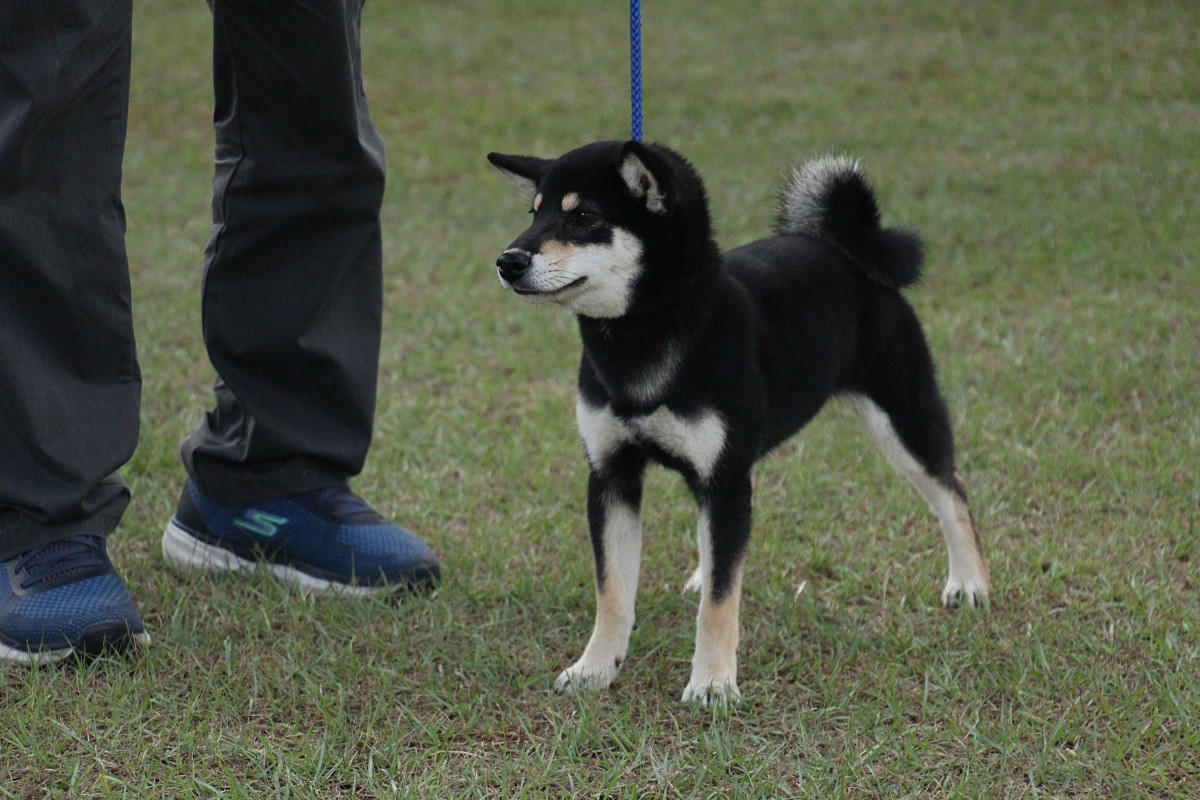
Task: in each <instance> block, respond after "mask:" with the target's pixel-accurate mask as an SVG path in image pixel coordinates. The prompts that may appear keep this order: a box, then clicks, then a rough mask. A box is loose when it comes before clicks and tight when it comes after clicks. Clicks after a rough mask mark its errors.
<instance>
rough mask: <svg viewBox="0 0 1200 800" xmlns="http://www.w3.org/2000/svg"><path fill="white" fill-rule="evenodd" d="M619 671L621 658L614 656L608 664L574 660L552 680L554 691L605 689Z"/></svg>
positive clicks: (563, 692)
mask: <svg viewBox="0 0 1200 800" xmlns="http://www.w3.org/2000/svg"><path fill="white" fill-rule="evenodd" d="M620 671H621V660H620V659H617V658H614V659H613V660H612V663H610V664H608V665H600V666H593V665H590V664H584V663H583V661H576V662H575V663H574V664H572V665H571V666H569V667H567V668H566V669H564V670H563V671H562V672H561V673H559V675H558V679H557V680H556V681H554V691H556V692H558V693H559V694H565V693H566V692H596V691H599V690H601V689H607V688H608V687H609V686H611V685H612V682H613V681H615V680H616V679H617V673H618V672H620Z"/></svg>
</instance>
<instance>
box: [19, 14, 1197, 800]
mask: <svg viewBox="0 0 1200 800" xmlns="http://www.w3.org/2000/svg"><path fill="white" fill-rule="evenodd" d="M644 12H645V16H646V20H645V61H646V134H647V137H648V138H651V139H657V140H661V141H664V142H666V143H669V144H671V145H673V146H675V147H677V148H679V149H680V150H682V151H683V152H685V153H687V154H688V155H689V156H690V157H691V158H692V159H693V161H694V162H695V163H696V164H697V166H698V167H699V168H700V169H701V171H702V172H703V173H704V174H705V175H706V177H707V179H708V183H709V191H710V195H711V197H712V201H713V208H714V217H715V221H716V225H717V229H718V232H719V235H720V237H721V239H722V242H723V243H724V244H725V245H727V246H732V245H734V244H738V243H742V242H745V241H748V240H750V239H752V238H755V237H757V236H760V235H762V234H763V233H765V232H766V231H767V230H768V228H769V226H770V224H771V220H772V217H773V213H774V209H773V202H774V196H775V192H776V190H777V188H778V185H779V182H780V180H781V176H782V175H783V173H784V171H785V169H786V168H787V167H788V165H789V164H791V163H793V162H795V161H797V160H799V159H802V158H805V157H809V156H813V155H818V154H823V153H825V152H829V151H848V152H851V153H853V154H855V155H857V156H859V157H861V158H862V159H863V160H864V161H865V162H866V164H867V166H868V169H869V171H870V173H871V174H872V175H873V176H874V178H875V179H876V182H877V184H878V187H879V190H880V194H881V198H882V204H883V207H884V213H885V217H886V219H887V221H889V222H897V223H902V224H905V225H908V226H910V227H913V228H916V229H917V230H919V231H921V232H922V233H923V235H924V236H925V238H926V241H927V245H928V253H929V259H928V262H929V263H928V269H927V277H926V279H925V281H924V283H923V285H922V286H921V287H920V288H918V289H916V290H915V291H913V292H911V293H910V297H911V299H912V300H913V302H914V304H915V305H916V306H917V308H918V310H919V312H920V313H921V316H922V319H923V320H924V323H925V326H926V329H927V331H928V334H929V337H930V340H931V343H932V346H933V348H934V351H935V356H936V357H937V359H938V362H939V366H940V375H941V380H942V384H943V388H944V391H945V394H946V396H947V399H948V401H949V403H950V405H951V407H952V413H953V418H954V422H955V427H956V431H957V435H958V438H959V448H960V453H961V457H960V460H961V468H962V472H963V473H964V475H965V477H966V479H967V482H968V486H969V488H970V490H971V496H972V500H973V506H974V510H975V515H976V520H977V522H978V525H979V528H980V531H981V533H982V536H983V538H984V542H985V547H986V550H987V552H988V555H989V558H990V562H991V568H992V576H993V583H994V598H993V604H992V608H991V610H990V611H988V612H986V613H948V612H944V611H943V610H942V609H941V608H940V607H939V606H938V593H939V591H940V588H941V583H942V580H943V579H944V575H943V571H944V568H945V567H944V552H943V546H942V544H941V542H940V535H939V534H938V533H937V529H936V526H935V523H934V521H933V519H932V517H931V516H930V515H929V514H928V513H927V511H926V510H925V509H924V508H923V507H922V505H921V503H920V502H919V500H918V499H917V498H916V497H915V495H914V494H913V493H912V492H911V491H909V490H908V489H907V487H905V486H903V485H901V483H900V482H899V481H898V480H896V479H895V477H894V476H892V475H891V474H890V473H889V471H888V469H887V468H886V466H885V465H883V464H882V461H881V459H880V458H878V457H877V456H876V455H875V454H874V453H873V452H871V451H870V449H869V447H868V446H867V445H866V438H865V437H864V436H863V435H862V433H861V432H860V431H859V430H857V425H856V424H855V422H854V420H853V417H852V415H851V414H849V413H847V412H846V411H845V409H842V408H832V409H830V410H829V412H827V413H826V414H825V415H823V416H822V417H821V418H820V419H818V420H817V421H816V422H815V423H814V424H813V425H812V426H810V428H809V429H807V430H806V431H805V432H804V433H803V434H802V435H801V436H799V437H797V439H795V440H794V441H793V442H791V443H789V444H788V445H787V446H785V447H783V448H782V449H781V450H780V452H778V453H777V454H775V455H774V456H772V457H771V458H770V459H769V460H767V461H766V462H765V463H764V464H763V466H762V467H761V469H760V471H759V474H758V493H757V496H756V500H755V514H756V523H755V525H756V527H755V537H754V544H753V546H752V550H751V554H750V556H749V564H748V577H747V589H746V596H745V602H744V606H743V614H742V624H743V640H742V647H741V651H740V664H741V674H740V684H741V688H742V690H743V692H744V694H745V700H744V702H743V703H742V704H741V705H739V706H737V707H736V708H733V709H731V710H728V711H714V710H701V709H697V708H692V707H687V706H683V705H681V704H680V703H679V701H678V698H679V696H680V694H681V692H682V689H683V686H684V683H685V682H686V680H687V676H688V669H689V660H690V656H691V641H692V625H693V618H694V615H695V599H694V598H692V597H689V596H684V595H682V594H681V592H680V588H681V586H682V584H683V581H684V579H685V578H686V576H687V574H688V571H689V569H690V568H691V566H692V563H693V557H694V556H693V552H692V545H691V544H690V543H689V531H690V529H691V527H692V525H693V512H692V509H691V508H690V504H689V502H688V500H687V496H686V493H685V492H684V491H683V490H682V489H681V487H680V486H679V485H678V481H677V480H676V479H675V478H673V477H672V476H669V475H667V474H665V473H658V472H656V473H653V474H652V475H651V480H650V482H649V486H648V491H647V503H646V528H647V533H648V537H647V544H646V548H645V551H646V552H645V567H644V577H643V581H642V591H641V595H640V605H639V626H638V628H637V630H636V631H635V632H634V636H633V641H632V644H631V649H630V658H629V660H628V662H627V664H626V666H625V669H624V671H623V673H622V675H621V678H620V679H619V681H618V683H617V685H616V686H615V687H614V688H613V689H612V690H611V691H608V692H604V693H602V694H600V695H599V696H595V697H584V698H569V697H567V698H564V697H558V696H555V695H554V694H553V692H552V690H551V686H552V682H553V678H554V676H555V674H556V673H557V671H558V670H559V669H561V668H562V667H564V666H566V665H567V664H568V663H570V662H571V661H572V660H573V659H574V658H575V657H576V656H578V654H579V653H580V651H581V648H582V646H583V645H584V643H585V642H586V639H587V636H588V634H589V631H590V625H591V614H592V603H593V597H592V586H591V556H590V548H589V546H588V544H587V534H586V528H585V523H584V514H583V487H584V481H585V471H584V463H583V459H582V455H581V453H582V450H581V446H580V445H579V444H578V441H577V437H576V434H575V432H574V430H573V414H572V408H573V392H572V385H573V369H574V365H575V363H576V361H577V358H578V351H577V342H576V340H575V333H574V327H573V322H572V320H571V319H569V318H568V317H567V316H566V315H565V314H563V313H561V312H556V311H555V310H552V309H544V308H542V309H531V308H530V307H528V306H525V305H523V304H521V303H518V302H516V301H514V300H513V298H511V297H510V296H507V295H506V294H505V293H504V292H502V291H501V290H500V289H499V287H498V285H497V283H496V279H495V277H494V269H493V267H492V266H491V265H492V261H493V259H494V257H495V255H496V254H497V253H498V252H499V250H500V249H501V248H502V247H503V246H504V245H506V244H507V243H508V242H509V241H510V240H511V239H512V237H513V236H515V234H516V233H517V232H518V231H519V230H520V229H521V228H522V226H523V225H524V224H525V217H524V212H525V210H526V209H525V207H524V206H523V201H521V200H520V199H519V198H517V196H516V195H515V193H514V192H513V191H512V188H511V186H510V185H509V184H508V183H507V182H506V181H505V180H504V179H503V178H501V177H500V176H499V175H497V174H495V173H494V171H493V170H491V168H490V167H489V166H488V165H487V163H486V162H485V161H484V158H483V156H484V154H485V153H486V152H487V151H489V150H493V149H496V150H503V151H510V152H532V153H537V154H541V155H553V154H556V153H558V152H561V151H564V150H566V149H568V148H570V147H573V146H575V145H578V144H581V143H583V142H585V141H588V140H592V139H597V138H612V137H619V136H622V135H624V134H625V132H626V130H627V124H628V122H627V121H628V109H627V102H628V99H627V84H626V82H627V62H626V59H627V53H626V46H627V45H626V35H627V31H626V18H625V10H624V7H623V6H621V5H620V4H596V3H589V4H583V3H572V2H568V3H562V2H559V3H548V2H525V3H515V2H484V0H453V1H452V2H420V3H403V4H391V3H378V2H377V3H372V4H369V5H368V7H367V9H366V12H365V26H364V38H365V44H364V48H365V53H364V57H365V62H366V73H367V75H368V90H369V93H370V96H371V101H372V107H373V111H374V115H375V118H376V121H377V123H378V124H379V126H380V128H381V129H382V131H383V133H384V136H385V138H386V140H387V142H388V149H389V162H390V170H391V172H390V176H391V182H390V187H389V191H388V195H387V200H386V206H385V209H384V216H385V223H386V251H385V254H386V260H387V264H386V270H387V278H386V280H387V300H388V315H387V327H386V330H385V343H384V353H383V361H382V365H381V385H380V405H379V412H378V419H377V436H376V442H375V447H374V450H373V452H372V456H371V458H370V460H369V463H368V467H367V470H366V472H365V473H364V475H363V476H362V477H361V478H360V479H359V481H358V482H357V487H358V488H359V489H360V490H361V491H362V493H363V494H365V495H366V496H368V497H369V498H370V499H372V500H373V501H374V502H375V503H377V504H378V505H379V506H380V507H381V510H383V511H384V512H385V513H387V514H389V515H392V516H394V517H396V518H397V519H400V520H403V521H405V522H407V523H408V524H410V525H411V526H412V527H414V528H415V529H416V530H418V531H420V532H421V533H423V534H424V535H425V536H426V537H427V538H428V539H429V540H430V541H431V542H432V543H434V544H435V545H436V547H437V548H438V550H439V552H440V553H441V555H442V557H443V559H444V562H445V568H446V573H447V582H446V584H445V586H444V588H443V589H442V591H441V592H440V593H439V594H438V595H437V596H436V597H435V598H433V599H416V600H410V601H407V602H404V603H400V604H393V603H389V602H384V601H367V602H362V601H352V600H343V599H320V600H316V601H312V600H305V599H301V598H298V597H295V596H291V595H289V594H288V593H287V592H285V591H284V590H282V589H280V588H279V587H278V586H277V585H275V584H274V583H272V582H271V581H269V580H267V579H265V578H256V579H252V580H248V581H247V580H237V579H204V578H195V577H185V576H179V575H177V574H175V573H173V572H171V571H169V570H168V569H167V568H166V567H165V566H164V565H163V563H162V561H161V558H160V556H159V554H158V541H159V534H160V530H161V526H162V524H163V523H164V521H165V520H166V519H167V517H168V516H169V514H170V513H171V511H172V509H173V506H174V501H175V493H176V492H177V491H178V488H179V486H180V483H181V480H182V477H183V473H182V469H181V467H180V466H179V464H178V460H177V455H176V451H177V448H178V444H179V442H180V440H181V439H182V438H183V437H184V436H185V435H186V434H187V433H188V432H189V431H190V429H191V428H192V427H193V426H194V425H195V423H196V421H197V419H198V417H199V415H200V414H201V413H202V411H203V410H204V409H205V408H206V407H207V403H208V397H209V388H208V387H209V386H210V384H211V381H212V373H211V369H210V367H209V366H208V365H207V361H206V359H205V356H204V353H203V348H202V345H201V343H200V338H199V333H198V329H199V309H198V302H197V300H196V293H197V290H198V287H199V281H200V267H201V254H202V251H203V247H204V244H205V240H206V237H207V231H208V197H209V195H208V192H209V180H210V174H211V166H210V159H211V149H212V148H211V109H210V102H211V101H210V91H211V90H210V89H209V85H208V81H209V74H210V73H209V63H208V36H209V34H208V26H209V21H208V16H207V9H206V8H205V6H204V4H203V3H197V2H194V0H187V2H184V0H170V2H168V0H158V2H154V3H140V4H138V6H137V9H136V42H135V55H134V71H135V75H134V87H133V97H132V111H131V120H130V133H129V143H128V154H127V162H126V170H125V189H126V194H125V200H126V206H127V211H128V219H129V236H128V243H129V250H130V258H131V262H132V270H133V278H134V287H135V312H136V315H137V325H138V334H139V346H140V352H141V356H142V362H143V371H144V373H145V398H144V408H143V435H142V442H141V446H140V449H139V451H138V454H137V455H136V457H135V458H134V460H133V462H132V463H131V464H130V465H129V466H128V468H127V470H126V476H127V479H128V481H129V483H130V484H131V486H132V487H133V489H134V492H135V502H134V504H133V506H132V507H131V508H130V511H129V513H128V514H127V516H126V519H125V522H124V524H123V526H122V530H121V532H120V535H118V536H117V537H114V539H113V540H112V542H111V544H112V550H113V551H114V554H115V559H116V561H117V564H118V566H119V568H120V569H121V571H122V573H123V575H124V576H125V577H126V578H127V580H128V582H129V584H130V586H131V588H132V591H133V593H134V595H135V597H136V598H137V600H138V603H139V607H140V609H141V611H142V612H143V614H144V616H145V617H146V620H147V623H148V625H149V626H150V629H151V631H152V633H153V636H154V644H153V645H152V646H151V647H150V648H149V649H147V650H146V651H145V652H144V653H143V654H142V655H141V657H140V658H138V659H136V660H134V661H123V660H104V659H102V660H99V661H97V662H95V663H92V664H89V665H84V666H80V667H63V668H48V669H34V670H24V669H6V670H4V671H2V672H0V797H16V798H35V797H44V796H49V797H77V796H98V797H124V796H128V797H208V796H222V797H234V798H238V797H247V798H251V797H253V798H258V797H356V798H374V797H393V796H417V797H459V796H463V797H505V798H507V797H580V798H594V797H664V798H676V797H680V798H683V797H782V796H800V797H814V798H826V797H850V798H873V797H888V798H902V797H964V798H975V797H987V798H1016V797H1066V798H1069V797H1089V798H1090V797H1113V798H1190V797H1196V796H1198V795H1200V733H1198V732H1197V731H1198V728H1197V726H1196V719H1197V718H1198V717H1200V680H1198V676H1200V630H1198V629H1197V628H1198V625H1200V621H1198V620H1200V615H1198V612H1200V594H1198V587H1200V572H1198V566H1197V564H1198V562H1200V546H1198V543H1200V536H1198V535H1200V530H1198V523H1197V518H1198V516H1200V490H1198V489H1197V479H1198V478H1200V459H1198V458H1197V453H1198V452H1200V404H1198V402H1197V399H1196V397H1197V395H1196V389H1195V387H1196V385H1197V381H1198V378H1200V370H1198V369H1197V351H1198V348H1200V264H1198V256H1197V253H1198V252H1200V237H1197V234H1196V221H1197V219H1196V165H1197V164H1200V60H1198V59H1197V56H1196V47H1195V45H1196V39H1195V33H1196V31H1197V30H1198V29H1200V6H1197V5H1196V4H1193V3H1185V2H1169V1H1168V0H1162V2H1151V3H1136V4H1135V3H1124V2H1115V1H1114V2H1099V1H1097V2H1089V3H1075V4H1065V3H1058V4H1049V3H1022V2H1017V1H1016V0H1009V1H1008V2H994V3H986V4H982V3H979V4H977V3H967V2H934V1H933V0H914V2H906V3H900V2H888V1H887V0H870V1H869V2H864V3H846V2H833V3H824V4H815V3H814V4H794V3H784V2H778V1H775V0H762V1H761V2H739V3H683V2H675V1H672V2H668V1H667V0H663V2H655V3H650V4H648V5H647V7H646V8H645V10H644ZM801 586H803V591H799V590H798V589H799V587H801Z"/></svg>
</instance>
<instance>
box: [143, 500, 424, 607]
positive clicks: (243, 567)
mask: <svg viewBox="0 0 1200 800" xmlns="http://www.w3.org/2000/svg"><path fill="white" fill-rule="evenodd" d="M162 551H163V559H164V560H165V561H166V562H167V563H168V564H170V565H171V566H172V567H175V568H176V569H178V570H181V571H185V572H186V571H202V572H234V573H254V572H258V571H259V570H263V571H266V572H270V573H271V574H272V575H274V576H275V577H276V578H277V579H278V580H280V581H281V582H283V583H285V584H287V585H288V586H291V587H293V588H295V589H298V590H299V591H300V592H301V593H303V594H336V595H343V596H350V597H369V596H371V595H376V594H389V593H392V592H402V591H405V590H406V589H407V588H408V587H407V586H406V585H405V584H396V585H391V586H350V585H348V584H345V583H336V582H334V581H329V580H325V579H324V578H317V577H315V576H313V575H309V574H308V573H307V572H301V571H300V570H298V569H296V568H295V567H289V566H287V565H286V564H272V563H270V562H267V561H250V560H249V559H245V558H242V557H241V556H238V555H236V554H235V553H231V552H230V551H228V550H226V549H224V548H223V547H217V546H215V545H210V544H207V543H205V542H202V541H200V540H199V539H197V538H196V537H195V536H192V535H191V534H190V533H188V532H187V531H186V530H184V529H183V528H181V527H180V526H179V525H177V524H176V523H175V520H174V519H172V520H171V521H170V522H168V523H167V527H166V530H165V531H163V537H162Z"/></svg>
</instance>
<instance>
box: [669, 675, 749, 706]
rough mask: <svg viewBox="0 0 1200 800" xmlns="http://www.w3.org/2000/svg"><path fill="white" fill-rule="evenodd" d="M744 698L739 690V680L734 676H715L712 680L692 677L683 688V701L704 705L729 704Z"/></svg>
mask: <svg viewBox="0 0 1200 800" xmlns="http://www.w3.org/2000/svg"><path fill="white" fill-rule="evenodd" d="M741 699H742V693H741V692H740V691H738V687H737V681H736V680H735V679H734V678H732V677H728V678H713V679H712V680H707V681H706V680H703V679H701V680H697V679H696V677H695V676H693V677H692V680H691V682H690V683H688V685H687V688H686V689H684V690H683V702H685V703H699V704H700V705H702V706H709V705H716V706H727V705H730V704H732V703H736V702H738V701H739V700H741Z"/></svg>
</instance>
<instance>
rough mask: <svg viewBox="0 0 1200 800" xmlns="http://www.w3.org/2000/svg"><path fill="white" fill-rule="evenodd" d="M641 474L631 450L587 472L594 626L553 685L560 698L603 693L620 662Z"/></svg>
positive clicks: (638, 550) (633, 572) (628, 629)
mask: <svg viewBox="0 0 1200 800" xmlns="http://www.w3.org/2000/svg"><path fill="white" fill-rule="evenodd" d="M644 468H645V461H644V458H642V456H641V455H640V454H639V453H636V452H635V451H632V450H628V451H625V452H624V453H621V454H618V455H617V457H614V458H611V459H608V461H607V462H606V463H604V464H600V465H593V466H592V471H591V475H590V476H589V478H588V528H589V530H590V532H591V536H592V551H593V554H594V555H595V559H596V626H595V628H594V629H593V631H592V638H591V639H590V640H589V641H588V645H587V648H586V649H585V650H584V651H583V655H582V656H581V657H580V658H579V660H578V661H576V662H575V663H574V664H572V665H571V666H570V667H568V668H567V669H566V670H564V671H563V672H562V673H561V674H560V675H559V676H558V680H557V681H555V683H554V689H555V691H557V692H559V693H562V692H565V691H567V690H568V689H589V690H594V689H603V688H605V687H607V686H609V685H610V684H611V683H612V682H613V681H614V680H616V677H617V672H618V671H619V670H620V668H621V663H622V662H623V661H624V660H625V652H626V649H627V648H628V646H629V635H630V634H631V633H632V632H633V622H634V604H635V597H636V594H637V585H638V574H639V572H640V569H641V558H642V518H641V493H642V476H643V472H644Z"/></svg>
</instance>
